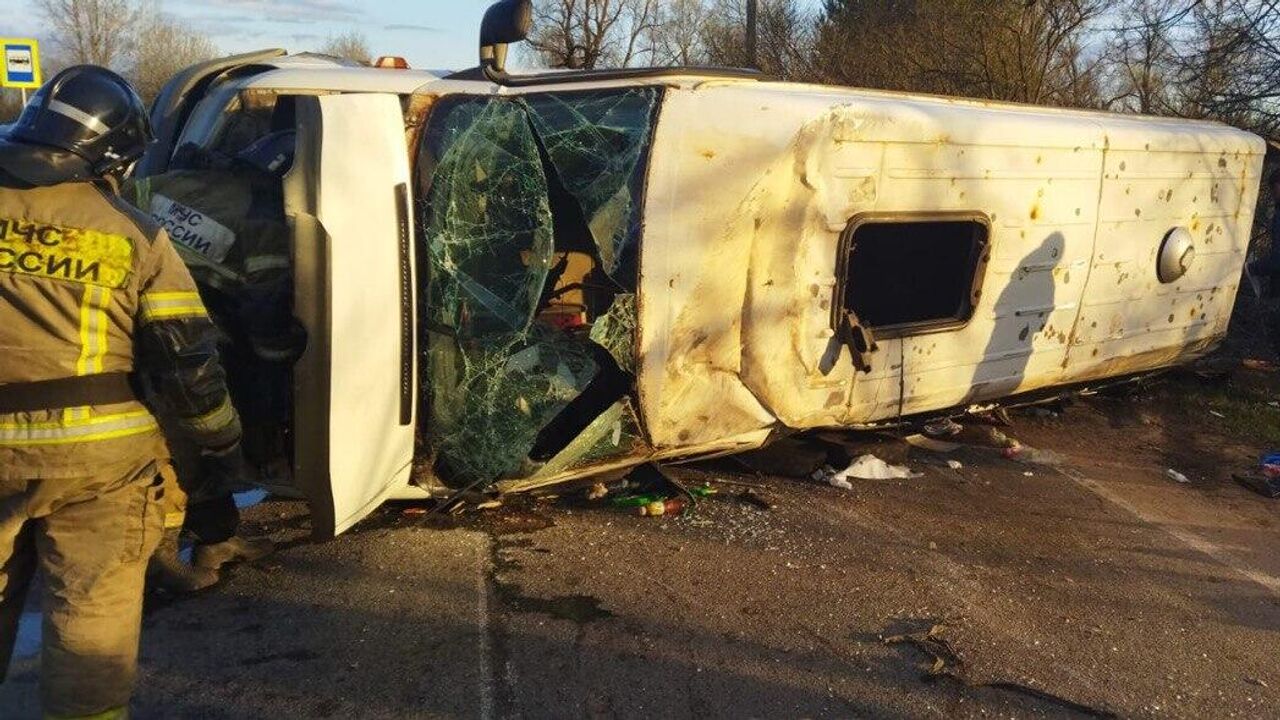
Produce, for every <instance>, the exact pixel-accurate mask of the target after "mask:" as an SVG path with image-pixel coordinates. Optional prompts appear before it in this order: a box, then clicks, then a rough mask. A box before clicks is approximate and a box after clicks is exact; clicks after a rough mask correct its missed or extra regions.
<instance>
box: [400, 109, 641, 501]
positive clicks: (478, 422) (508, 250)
mask: <svg viewBox="0 0 1280 720" xmlns="http://www.w3.org/2000/svg"><path fill="white" fill-rule="evenodd" d="M658 94H659V90H658V89H656V88H627V89H622V90H609V91H592V92H578V93H571V94H538V95H532V96H527V97H522V98H494V97H484V98H479V97H465V98H449V99H445V100H442V101H441V102H440V104H439V106H438V107H437V108H436V109H435V111H434V113H433V115H432V117H431V120H430V123H429V125H428V127H427V130H426V132H425V133H424V136H423V141H422V152H421V155H420V158H419V163H418V165H419V167H418V173H419V178H418V182H419V188H420V191H419V194H418V197H419V198H420V200H419V208H418V216H419V223H420V228H421V232H420V233H419V236H418V237H419V243H420V244H421V247H420V250H419V258H420V259H421V260H420V261H421V262H422V263H423V268H422V270H423V271H422V272H421V273H420V274H419V280H420V282H423V283H424V284H425V287H424V288H423V292H420V293H419V298H420V299H421V302H422V303H423V307H421V308H420V315H419V316H420V317H422V318H424V319H425V322H424V327H423V328H422V330H421V332H422V334H423V336H424V337H425V342H423V343H422V344H421V346H422V347H423V348H424V353H425V355H424V357H423V362H422V363H421V365H422V387H423V392H424V403H425V408H424V410H425V412H423V413H422V417H424V418H426V424H425V427H424V428H423V432H422V433H420V434H421V435H423V439H424V440H425V443H424V445H425V449H426V451H427V454H428V455H429V456H430V457H431V458H432V459H433V461H434V463H435V468H436V470H437V472H438V474H439V475H440V476H441V478H442V479H443V480H445V481H446V482H447V483H449V484H451V485H455V486H459V485H473V484H476V485H479V484H487V483H492V482H495V481H498V480H502V479H513V478H545V477H551V476H553V475H554V474H555V473H557V472H561V471H564V470H570V469H573V468H577V467H581V466H585V465H589V464H592V463H596V462H601V461H605V460H608V459H609V458H610V457H617V456H625V455H628V454H636V455H640V454H643V453H644V452H646V451H647V445H646V444H645V443H644V441H643V438H642V437H641V434H640V431H639V423H638V420H637V419H635V416H634V411H633V410H631V407H632V405H631V403H630V401H629V398H628V395H629V393H630V392H631V390H632V387H633V385H634V378H633V373H634V372H635V367H636V361H635V342H634V337H635V330H636V316H635V313H636V302H635V299H636V298H635V295H634V293H633V292H628V291H627V290H628V289H631V288H634V287H635V282H636V264H635V258H636V255H637V249H638V244H639V229H640V225H641V223H640V217H639V215H640V211H641V208H642V198H641V197H640V195H639V193H640V188H641V187H642V186H643V182H642V180H643V170H644V162H645V160H646V157H647V154H648V147H649V138H650V136H651V134H652V123H653V118H654V114H655V108H656V105H657V100H658ZM620 289H621V290H620Z"/></svg>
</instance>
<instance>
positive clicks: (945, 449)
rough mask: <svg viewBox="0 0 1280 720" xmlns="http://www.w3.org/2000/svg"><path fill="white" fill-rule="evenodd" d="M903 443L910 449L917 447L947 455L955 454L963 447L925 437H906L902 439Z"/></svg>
mask: <svg viewBox="0 0 1280 720" xmlns="http://www.w3.org/2000/svg"><path fill="white" fill-rule="evenodd" d="M902 440H903V442H905V443H906V444H908V445H910V446H911V447H918V448H920V449H922V450H932V451H933V452H940V453H949V452H955V451H956V450H959V449H960V448H962V447H964V446H963V445H961V444H960V443H955V442H948V441H946V440H937V439H935V438H931V437H929V436H927V435H920V434H916V435H908V436H906V437H904V438H902Z"/></svg>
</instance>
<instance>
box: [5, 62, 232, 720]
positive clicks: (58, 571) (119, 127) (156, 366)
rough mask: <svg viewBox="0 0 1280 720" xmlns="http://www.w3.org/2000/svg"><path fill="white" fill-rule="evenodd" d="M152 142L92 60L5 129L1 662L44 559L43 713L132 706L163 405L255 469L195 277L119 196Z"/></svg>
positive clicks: (191, 431) (224, 462) (195, 434)
mask: <svg viewBox="0 0 1280 720" xmlns="http://www.w3.org/2000/svg"><path fill="white" fill-rule="evenodd" d="M151 139H152V138H151V129H150V126H149V124H148V122H147V117H146V112H145V109H144V108H143V106H142V102H141V100H139V98H138V96H137V95H136V94H135V93H134V92H133V90H132V88H130V87H129V85H128V84H127V83H126V82H125V81H124V80H123V79H122V78H121V77H120V76H118V75H116V74H115V73H113V72H111V71H109V70H106V69H104V68H100V67H94V66H87V65H86V66H78V67H73V68H70V69H68V70H65V71H63V72H61V73H59V74H58V75H57V76H56V77H54V78H53V79H52V80H51V81H49V83H48V84H46V85H45V86H44V87H43V88H41V89H40V90H39V91H38V92H37V93H36V94H35V95H34V97H33V98H32V100H31V102H30V103H29V104H28V105H27V107H26V108H25V109H24V110H23V113H22V115H21V116H20V117H19V119H18V121H17V122H16V123H15V124H14V125H13V126H12V127H11V128H10V130H9V132H8V134H7V136H6V137H5V138H3V139H2V140H0V644H2V645H3V647H0V653H3V656H2V657H3V660H2V661H0V662H3V663H4V664H5V669H6V670H7V664H8V660H9V658H10V655H11V653H12V648H13V645H14V641H15V636H16V631H17V624H18V618H19V616H20V615H21V610H22V605H23V602H24V596H25V595H26V591H27V588H28V585H29V583H30V580H31V578H32V575H33V573H34V572H35V570H36V569H37V568H39V569H40V570H41V571H42V574H43V576H44V596H43V613H44V619H43V623H44V626H43V642H44V647H43V651H42V652H43V656H42V661H41V679H40V682H41V699H42V704H43V707H44V712H45V715H46V717H50V718H74V717H93V718H124V717H127V715H128V707H127V706H128V702H129V697H130V695H131V694H132V691H133V685H134V681H135V676H136V671H137V653H138V640H139V634H140V630H141V614H142V591H143V577H144V572H145V569H146V566H147V559H148V558H149V557H150V555H151V553H152V551H153V550H154V549H155V547H156V544H157V543H158V542H159V540H160V536H161V531H162V526H163V517H162V516H163V510H162V502H163V497H162V495H163V485H162V483H161V481H160V479H159V468H160V466H161V465H162V464H163V463H164V462H165V461H166V459H167V446H166V443H165V439H164V437H163V436H162V434H161V432H160V429H159V426H158V423H157V421H156V417H155V415H154V414H153V412H152V409H153V407H154V406H155V405H157V404H158V405H161V406H163V408H164V412H165V413H167V414H169V415H171V416H173V417H175V418H177V422H176V425H177V427H179V428H180V429H181V430H182V431H183V433H184V434H185V435H186V436H187V437H188V438H189V439H190V441H191V442H193V443H195V444H196V445H198V446H199V447H200V448H201V449H202V452H203V453H204V454H205V455H206V456H208V458H209V462H210V463H212V464H214V465H217V466H218V467H219V468H220V469H221V470H220V472H223V473H225V474H227V475H231V476H238V475H240V474H242V473H243V472H244V461H243V459H242V458H241V456H240V450H239V445H240V436H241V429H240V420H239V417H238V415H237V414H236V411H235V410H234V408H233V407H232V405H231V402H230V398H229V395H228V392H227V388H226V383H225V379H224V374H223V370H222V367H221V366H220V364H219V362H218V356H217V349H216V338H215V331H214V328H213V325H212V324H211V323H210V321H209V317H208V315H207V313H206V311H205V308H204V305H203V304H202V302H201V300H200V296H199V295H198V294H197V292H196V288H195V284H194V282H193V281H192V279H191V274H190V273H189V272H188V271H187V268H186V266H185V265H184V264H183V263H182V260H181V259H180V258H179V257H178V254H177V252H176V251H175V250H174V248H173V246H172V245H170V243H169V239H168V237H167V236H166V235H165V233H164V232H163V231H162V230H161V229H160V228H159V227H158V226H157V225H156V223H154V222H153V221H152V220H151V219H150V218H149V217H148V216H147V215H146V214H145V213H141V212H138V211H137V210H135V209H134V208H132V207H131V206H130V205H129V204H128V203H126V202H124V201H123V200H121V199H120V198H119V197H118V196H117V194H116V187H117V182H118V179H119V177H120V176H121V175H123V174H124V173H125V172H127V170H128V168H129V167H130V166H131V165H132V164H133V162H135V161H136V160H137V159H138V158H139V157H140V156H141V155H142V153H143V150H144V149H145V147H146V145H147V143H148V142H149V141H150V140H151ZM144 377H145V379H146V382H145V383H143V382H140V381H141V380H142V379H143V378H144ZM142 385H146V386H148V387H152V388H154V389H155V390H156V393H155V397H154V398H143V397H141V396H140V395H139V394H138V390H137V388H139V387H140V386H142ZM144 401H145V402H144Z"/></svg>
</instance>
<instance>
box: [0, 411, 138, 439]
mask: <svg viewBox="0 0 1280 720" xmlns="http://www.w3.org/2000/svg"><path fill="white" fill-rule="evenodd" d="M157 427H159V426H158V425H157V424H156V419H155V418H154V417H152V416H151V413H150V412H148V411H146V410H134V411H131V412H126V413H116V414H113V415H99V416H96V417H92V418H83V419H75V420H68V419H66V418H64V419H63V420H62V421H61V422H32V423H14V422H9V423H0V447H28V446H32V445H67V444H70V443H82V442H93V441H97V440H112V439H115V438H121V437H128V436H130V435H140V434H142V433H145V432H149V431H151V430H154V429H156V428H157Z"/></svg>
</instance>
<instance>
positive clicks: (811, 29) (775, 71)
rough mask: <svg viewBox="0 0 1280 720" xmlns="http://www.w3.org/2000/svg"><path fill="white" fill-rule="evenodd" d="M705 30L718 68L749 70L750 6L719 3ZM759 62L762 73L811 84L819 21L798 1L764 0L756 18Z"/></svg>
mask: <svg viewBox="0 0 1280 720" xmlns="http://www.w3.org/2000/svg"><path fill="white" fill-rule="evenodd" d="M712 10H713V11H712V13H711V16H710V19H709V20H708V21H707V22H706V24H705V25H704V27H703V43H704V45H705V47H706V52H707V55H708V57H709V59H710V61H711V62H712V63H713V64H716V65H728V66H735V67H747V66H749V65H751V62H752V58H751V53H750V52H749V51H748V49H747V42H746V39H747V15H746V3H744V2H741V0H716V3H715V4H714V5H713V6H712ZM756 27H757V32H758V35H759V40H758V43H757V46H756V62H757V64H758V67H759V68H760V70H761V71H763V72H764V73H765V74H767V75H771V76H773V77H777V78H782V79H787V80H808V79H812V78H814V77H815V75H816V71H815V69H814V64H813V60H814V41H815V18H814V17H812V16H811V15H810V14H809V13H807V12H806V11H805V10H804V9H802V8H801V7H800V4H799V3H798V2H796V0H761V2H760V10H759V16H758V17H757V18H756Z"/></svg>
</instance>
